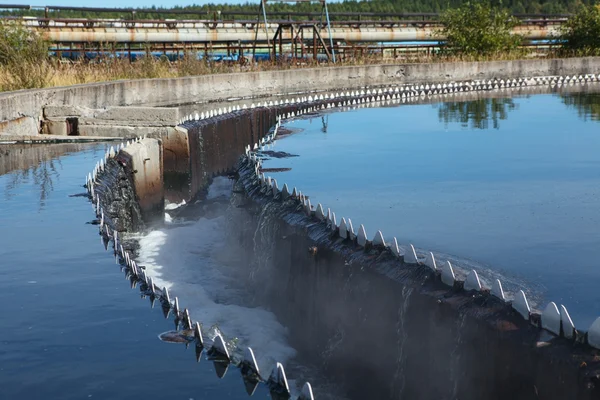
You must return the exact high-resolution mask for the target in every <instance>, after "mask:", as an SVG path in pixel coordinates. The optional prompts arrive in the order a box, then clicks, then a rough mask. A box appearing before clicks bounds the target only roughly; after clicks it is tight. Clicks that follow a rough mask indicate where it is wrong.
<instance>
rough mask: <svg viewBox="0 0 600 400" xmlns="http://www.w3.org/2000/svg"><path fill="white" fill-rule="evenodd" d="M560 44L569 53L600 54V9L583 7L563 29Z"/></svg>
mask: <svg viewBox="0 0 600 400" xmlns="http://www.w3.org/2000/svg"><path fill="white" fill-rule="evenodd" d="M559 40H560V42H561V44H562V46H563V49H564V50H566V51H567V52H571V53H576V54H578V55H599V54H600V8H598V7H594V6H581V7H580V8H579V11H578V12H577V14H575V15H574V16H572V17H571V18H569V19H568V20H567V22H566V23H564V24H563V25H562V27H561V35H560V39H559Z"/></svg>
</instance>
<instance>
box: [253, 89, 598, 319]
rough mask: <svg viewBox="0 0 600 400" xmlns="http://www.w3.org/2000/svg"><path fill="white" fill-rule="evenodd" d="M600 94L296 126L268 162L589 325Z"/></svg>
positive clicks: (343, 116) (315, 195)
mask: <svg viewBox="0 0 600 400" xmlns="http://www.w3.org/2000/svg"><path fill="white" fill-rule="evenodd" d="M599 103H600V97H598V94H595V93H582V94H569V95H566V96H560V95H555V94H554V95H536V96H531V97H515V98H505V99H485V98H484V99H479V100H476V101H466V102H448V103H439V104H434V105H431V104H424V105H402V106H399V107H386V108H367V109H360V110H355V111H349V112H343V113H335V112H334V113H327V114H324V115H322V116H318V117H314V118H308V119H300V120H295V121H293V122H290V123H289V124H287V127H289V128H291V129H294V130H298V131H299V133H296V134H292V135H288V136H282V137H280V138H279V139H278V140H277V142H276V144H275V146H273V148H272V149H271V150H274V151H280V152H285V153H290V154H294V155H299V157H289V158H269V157H268V156H267V161H265V163H264V165H263V167H264V168H267V169H269V168H283V169H290V170H284V171H282V172H272V173H271V172H269V173H268V175H271V176H272V177H273V178H275V179H277V181H278V184H279V187H282V186H283V184H284V183H287V185H288V186H289V187H290V189H291V188H293V187H297V188H298V189H300V190H302V192H303V193H304V194H306V195H308V196H309V197H310V199H311V203H312V204H313V205H314V206H316V205H317V203H321V204H323V206H324V208H325V211H326V210H327V208H331V209H332V211H334V212H335V213H336V217H337V220H338V222H339V221H340V220H341V217H346V218H348V217H349V218H351V219H352V223H353V226H354V228H355V229H357V228H358V227H359V225H360V224H364V225H365V227H366V230H367V235H368V236H369V237H370V238H372V237H373V236H374V234H375V232H376V230H378V229H380V230H382V232H383V234H384V236H385V238H386V240H391V239H392V237H394V236H395V237H397V238H398V241H399V242H400V243H404V244H407V243H413V244H414V245H415V246H416V247H419V248H422V249H425V250H428V251H429V250H431V251H434V252H440V253H443V254H446V255H450V256H449V257H454V258H455V259H456V261H457V263H459V264H460V265H463V267H465V266H466V267H467V268H476V269H479V271H480V272H481V274H482V275H483V277H485V278H488V279H489V277H490V275H492V276H493V275H494V274H498V273H501V274H502V275H503V276H504V278H501V279H502V281H503V282H505V281H508V282H511V281H513V282H515V283H517V285H516V286H515V285H508V284H505V289H507V290H509V291H513V292H514V291H516V289H521V288H523V289H525V288H526V289H528V290H527V292H528V293H533V296H531V297H533V303H534V305H535V304H536V303H537V305H538V306H539V307H543V306H545V304H546V303H547V302H548V301H555V302H557V303H559V302H560V303H562V304H565V305H566V306H567V307H568V309H569V311H570V312H571V316H572V317H573V320H574V322H575V324H576V326H580V327H582V328H585V329H587V327H588V326H589V325H590V324H591V322H592V321H593V320H594V319H595V318H596V317H597V316H598V308H597V304H600V292H598V291H597V290H596V288H595V285H593V284H592V283H591V282H595V281H597V280H598V279H600V272H599V270H598V268H597V267H596V260H597V259H598V256H599V255H600V251H599V250H598V249H600V235H598V226H600V219H599V215H600V214H598V213H597V208H598V203H599V200H600V156H599V155H598V151H597V149H598V148H599V147H600V135H599V134H598V133H599V132H600V125H599V124H598V122H597V116H598V114H597V109H598V108H597V104H599Z"/></svg>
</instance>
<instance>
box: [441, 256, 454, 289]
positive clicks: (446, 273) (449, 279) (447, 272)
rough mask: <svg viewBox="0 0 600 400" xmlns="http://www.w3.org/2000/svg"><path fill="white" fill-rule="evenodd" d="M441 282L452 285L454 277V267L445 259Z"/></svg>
mask: <svg viewBox="0 0 600 400" xmlns="http://www.w3.org/2000/svg"><path fill="white" fill-rule="evenodd" d="M441 276H442V282H443V283H444V284H446V285H448V286H454V281H455V280H456V277H455V276H454V269H453V268H452V264H451V263H450V261H446V264H444V266H443V267H442V274H441Z"/></svg>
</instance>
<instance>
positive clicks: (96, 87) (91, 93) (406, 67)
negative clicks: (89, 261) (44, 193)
mask: <svg viewBox="0 0 600 400" xmlns="http://www.w3.org/2000/svg"><path fill="white" fill-rule="evenodd" d="M599 69H600V57H587V58H567V59H548V60H515V61H494V62H456V63H433V64H383V65H360V66H348V67H330V68H307V69H290V70H280V71H264V72H247V73H237V74H217V75H203V76H194V77H186V78H172V79H144V80H126V81H114V82H105V83H96V84H86V85H76V86H69V87H62V88H49V89H39V90H22V91H16V92H7V93H1V94H0V133H4V134H21V135H23V134H27V135H30V134H33V133H35V132H32V130H33V129H35V127H39V125H40V124H39V121H40V119H41V118H42V112H43V107H44V106H47V105H53V106H62V105H77V106H81V107H89V108H103V107H108V106H130V105H149V106H160V105H163V106H164V105H173V104H184V103H191V102H199V101H203V102H204V101H217V100H224V99H227V98H231V97H251V96H265V95H273V94H277V93H292V92H298V91H310V90H327V89H335V88H347V87H359V86H368V85H383V84H398V83H403V82H416V81H451V80H464V79H488V78H493V77H517V76H528V75H529V76H535V75H566V74H585V73H597V71H598V70H599ZM9 121H10V122H9Z"/></svg>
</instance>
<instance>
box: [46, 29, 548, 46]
mask: <svg viewBox="0 0 600 400" xmlns="http://www.w3.org/2000/svg"><path fill="white" fill-rule="evenodd" d="M35 29H36V30H38V31H39V32H40V33H42V35H43V37H44V38H45V39H47V40H49V41H51V42H53V43H202V42H204V43H218V42H238V41H240V42H252V41H255V30H254V29H249V28H243V27H227V28H217V29H207V28H187V29H173V30H170V31H169V30H164V29H156V28H146V29H143V28H138V29H135V30H133V29H127V28H90V29H85V28H56V27H49V28H35ZM269 31H270V32H273V29H269ZM513 32H514V33H516V34H521V35H523V37H524V38H525V39H527V40H541V39H551V38H552V37H553V36H556V35H558V33H559V29H558V27H530V26H518V27H516V28H515V29H514V30H513ZM320 34H321V37H329V35H328V33H327V30H326V29H322V30H321V32H320ZM331 34H332V37H333V39H334V40H335V41H338V42H406V41H415V42H417V41H437V40H443V39H444V37H443V36H442V35H441V33H440V32H439V28H437V27H399V28H383V27H380V28H374V27H359V28H350V27H332V28H331ZM269 39H271V37H269ZM283 40H285V41H289V40H290V37H289V32H285V33H284V35H283ZM266 41H267V36H266V34H265V32H264V30H259V32H258V37H257V38H256V42H266Z"/></svg>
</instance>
